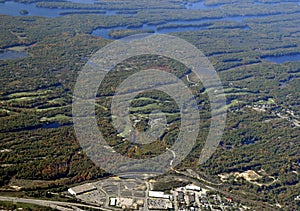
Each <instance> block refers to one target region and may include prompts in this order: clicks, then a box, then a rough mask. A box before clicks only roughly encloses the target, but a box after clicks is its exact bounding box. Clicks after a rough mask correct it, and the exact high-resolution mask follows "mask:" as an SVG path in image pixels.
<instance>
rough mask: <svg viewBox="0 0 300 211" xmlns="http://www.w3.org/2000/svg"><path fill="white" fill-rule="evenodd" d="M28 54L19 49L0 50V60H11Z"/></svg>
mask: <svg viewBox="0 0 300 211" xmlns="http://www.w3.org/2000/svg"><path fill="white" fill-rule="evenodd" d="M28 56H29V55H28V54H27V53H25V52H22V51H21V52H19V51H4V52H0V60H12V59H20V58H25V57H28Z"/></svg>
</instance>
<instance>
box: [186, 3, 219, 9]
mask: <svg viewBox="0 0 300 211" xmlns="http://www.w3.org/2000/svg"><path fill="white" fill-rule="evenodd" d="M184 6H185V8H186V9H188V10H208V9H218V8H220V7H221V6H222V4H217V5H213V6H206V5H205V4H204V1H200V2H194V3H186V4H185V5H184Z"/></svg>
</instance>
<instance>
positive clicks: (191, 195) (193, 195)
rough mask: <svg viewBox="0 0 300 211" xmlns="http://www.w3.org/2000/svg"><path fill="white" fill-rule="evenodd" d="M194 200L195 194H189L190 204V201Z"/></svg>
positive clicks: (193, 201)
mask: <svg viewBox="0 0 300 211" xmlns="http://www.w3.org/2000/svg"><path fill="white" fill-rule="evenodd" d="M195 202H196V197H195V194H194V193H192V194H189V203H190V204H192V203H195Z"/></svg>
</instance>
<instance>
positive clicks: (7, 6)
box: [0, 1, 71, 18]
mask: <svg viewBox="0 0 300 211" xmlns="http://www.w3.org/2000/svg"><path fill="white" fill-rule="evenodd" d="M22 9H24V10H27V11H28V12H29V13H28V16H43V17H48V18H53V17H58V16H59V13H60V12H66V11H71V10H67V9H49V8H39V7H36V6H35V4H24V3H18V2H13V1H8V2H5V3H0V14H5V15H12V16H22V15H21V14H20V10H22Z"/></svg>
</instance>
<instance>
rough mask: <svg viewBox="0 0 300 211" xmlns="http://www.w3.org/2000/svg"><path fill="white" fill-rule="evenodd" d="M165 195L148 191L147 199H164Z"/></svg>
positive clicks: (160, 192)
mask: <svg viewBox="0 0 300 211" xmlns="http://www.w3.org/2000/svg"><path fill="white" fill-rule="evenodd" d="M164 195H165V193H164V192H162V191H149V197H153V198H164Z"/></svg>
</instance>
